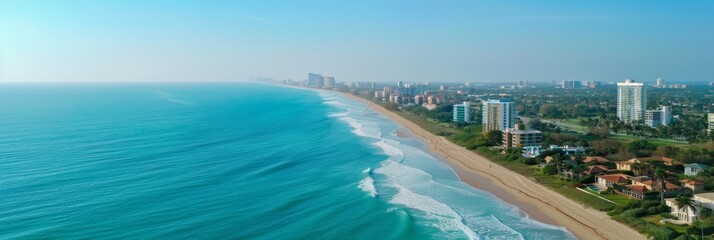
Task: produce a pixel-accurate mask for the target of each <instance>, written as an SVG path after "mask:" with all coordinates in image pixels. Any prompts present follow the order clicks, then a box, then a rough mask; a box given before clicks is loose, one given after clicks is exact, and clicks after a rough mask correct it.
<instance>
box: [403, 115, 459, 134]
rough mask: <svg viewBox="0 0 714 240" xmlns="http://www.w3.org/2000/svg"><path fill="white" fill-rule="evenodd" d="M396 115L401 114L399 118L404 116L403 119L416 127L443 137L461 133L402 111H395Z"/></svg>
mask: <svg viewBox="0 0 714 240" xmlns="http://www.w3.org/2000/svg"><path fill="white" fill-rule="evenodd" d="M395 113H397V114H399V116H402V117H403V118H406V119H407V120H409V121H411V122H413V123H415V124H416V125H419V127H421V128H423V129H424V130H427V131H429V132H430V133H433V134H436V135H441V136H443V135H444V133H447V134H456V133H459V130H458V129H455V128H451V127H448V126H445V125H441V124H438V123H435V122H432V121H429V120H426V119H423V118H420V117H418V116H414V115H412V114H408V113H405V112H402V111H398V112H397V111H395Z"/></svg>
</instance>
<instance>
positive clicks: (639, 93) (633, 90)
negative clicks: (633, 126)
mask: <svg viewBox="0 0 714 240" xmlns="http://www.w3.org/2000/svg"><path fill="white" fill-rule="evenodd" d="M646 104H647V88H645V85H644V84H643V83H636V82H635V81H633V80H631V79H626V80H625V82H619V83H617V117H618V118H619V119H620V120H621V121H623V122H626V123H630V122H633V121H642V120H644V117H645V106H646Z"/></svg>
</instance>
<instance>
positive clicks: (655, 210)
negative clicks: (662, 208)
mask: <svg viewBox="0 0 714 240" xmlns="http://www.w3.org/2000/svg"><path fill="white" fill-rule="evenodd" d="M658 213H659V208H658V207H649V208H647V214H649V215H655V214H658Z"/></svg>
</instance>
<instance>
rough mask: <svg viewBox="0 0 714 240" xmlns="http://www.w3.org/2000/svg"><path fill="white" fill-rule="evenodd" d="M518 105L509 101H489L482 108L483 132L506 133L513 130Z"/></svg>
mask: <svg viewBox="0 0 714 240" xmlns="http://www.w3.org/2000/svg"><path fill="white" fill-rule="evenodd" d="M515 108H516V104H515V103H514V102H512V101H511V100H508V99H501V100H488V101H484V102H483V106H482V108H481V111H482V113H483V114H482V115H483V130H482V131H483V132H484V133H485V132H489V131H492V130H500V131H504V130H506V129H507V128H513V126H514V125H515V123H516V111H515Z"/></svg>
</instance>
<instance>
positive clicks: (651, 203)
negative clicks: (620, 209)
mask: <svg viewBox="0 0 714 240" xmlns="http://www.w3.org/2000/svg"><path fill="white" fill-rule="evenodd" d="M660 204H661V203H660V202H659V201H644V202H642V207H643V208H651V207H659V205H660Z"/></svg>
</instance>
